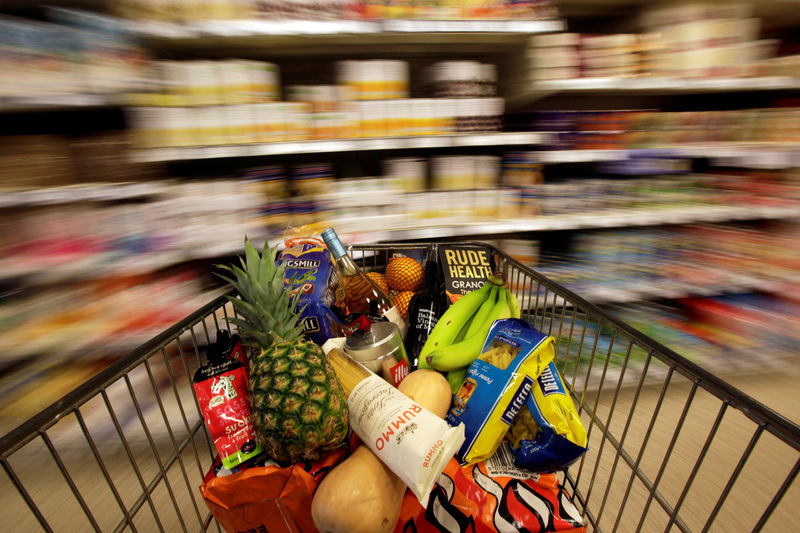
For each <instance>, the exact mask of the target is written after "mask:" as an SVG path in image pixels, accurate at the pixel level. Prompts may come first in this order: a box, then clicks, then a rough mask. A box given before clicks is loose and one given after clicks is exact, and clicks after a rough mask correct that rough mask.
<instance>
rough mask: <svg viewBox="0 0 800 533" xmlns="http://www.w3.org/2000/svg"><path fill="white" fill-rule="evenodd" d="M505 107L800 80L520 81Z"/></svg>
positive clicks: (776, 85) (760, 87)
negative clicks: (562, 97) (572, 97)
mask: <svg viewBox="0 0 800 533" xmlns="http://www.w3.org/2000/svg"><path fill="white" fill-rule="evenodd" d="M517 86H518V88H517V89H516V90H515V91H514V94H512V95H510V97H509V98H507V101H508V106H509V107H512V108H517V109H519V108H523V107H525V106H526V105H529V104H531V103H533V102H536V101H537V100H541V99H542V98H546V97H548V96H552V95H556V94H622V95H624V94H630V95H634V94H703V93H707V94H713V93H726V92H749V91H792V90H797V89H800V78H799V77H794V76H762V77H753V78H662V77H652V78H575V79H566V80H541V81H538V82H533V81H528V80H524V81H520V82H518V83H517Z"/></svg>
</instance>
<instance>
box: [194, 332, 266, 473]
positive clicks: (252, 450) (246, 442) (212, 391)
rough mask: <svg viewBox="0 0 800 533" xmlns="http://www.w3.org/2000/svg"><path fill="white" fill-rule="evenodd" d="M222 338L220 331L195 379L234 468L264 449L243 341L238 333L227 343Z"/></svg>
mask: <svg viewBox="0 0 800 533" xmlns="http://www.w3.org/2000/svg"><path fill="white" fill-rule="evenodd" d="M226 333H227V332H226ZM222 337H223V336H222V335H221V331H218V332H217V342H216V343H214V344H211V345H209V346H208V347H207V348H206V364H205V365H203V366H202V367H200V369H199V370H197V372H196V373H195V375H194V378H193V380H192V382H193V384H194V391H195V394H196V395H197V403H198V404H199V405H200V410H201V411H202V413H203V419H204V420H205V423H206V427H207V428H208V430H209V432H210V433H211V437H212V439H214V446H215V447H216V448H217V452H218V453H219V456H220V459H221V461H222V465H223V466H224V467H225V468H226V469H228V470H233V469H234V468H237V467H238V466H239V465H240V464H242V463H244V462H246V461H248V460H250V459H252V458H253V457H255V456H257V455H258V454H259V453H262V452H263V449H262V448H261V445H260V444H259V443H258V441H257V439H256V435H255V429H254V427H253V424H252V422H251V419H250V402H249V401H248V398H247V373H246V371H245V365H244V363H243V362H242V359H244V355H243V354H242V345H241V341H239V339H238V336H236V337H234V338H233V339H229V342H227V343H224V342H221V341H223V338H222ZM230 341H232V342H230Z"/></svg>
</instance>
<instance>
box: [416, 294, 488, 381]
mask: <svg viewBox="0 0 800 533" xmlns="http://www.w3.org/2000/svg"><path fill="white" fill-rule="evenodd" d="M493 285H494V283H491V282H490V281H487V282H486V283H484V284H483V286H482V287H481V288H480V289H478V290H476V291H472V292H470V293H467V294H465V295H464V296H462V297H461V298H459V299H458V300H456V302H455V303H454V304H453V305H451V306H450V307H449V308H448V309H447V311H445V312H444V314H443V315H442V316H441V318H439V321H438V322H436V325H435V326H433V330H432V331H431V334H430V335H429V336H428V340H426V341H425V345H424V346H423V347H422V351H420V354H419V368H430V366H428V363H427V361H426V359H425V357H426V356H427V355H428V354H429V353H431V352H432V351H434V350H436V349H437V348H439V347H441V346H448V345H450V344H452V343H453V342H454V341H455V339H456V337H457V336H458V334H459V332H460V331H461V330H462V328H464V327H465V325H466V324H467V323H468V322H469V320H470V319H471V318H472V315H474V314H475V312H476V311H477V310H478V309H479V308H480V306H481V304H482V303H483V302H484V300H486V297H487V296H488V295H489V293H490V291H491V289H492V286H493Z"/></svg>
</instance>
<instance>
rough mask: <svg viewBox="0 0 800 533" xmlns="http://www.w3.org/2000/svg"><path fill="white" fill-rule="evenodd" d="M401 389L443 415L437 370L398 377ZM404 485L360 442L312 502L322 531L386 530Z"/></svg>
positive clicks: (445, 388) (446, 389) (446, 398)
mask: <svg viewBox="0 0 800 533" xmlns="http://www.w3.org/2000/svg"><path fill="white" fill-rule="evenodd" d="M398 390H400V392H403V393H404V394H405V395H406V396H408V397H409V398H411V399H412V400H414V401H415V402H417V403H418V404H419V405H421V406H422V407H425V408H426V409H428V410H429V411H431V412H432V413H434V414H436V415H437V416H440V417H442V418H444V416H445V415H446V414H447V410H448V409H449V408H450V398H451V395H452V393H451V391H450V384H449V383H448V382H447V379H446V378H445V377H444V376H443V375H441V374H440V373H439V372H437V371H435V370H416V371H414V372H412V373H411V374H409V375H408V376H406V377H405V379H403V381H401V382H400V386H399V387H398ZM405 492H406V485H405V483H403V481H402V480H401V479H400V478H399V477H397V476H396V475H395V474H394V473H393V472H392V471H391V470H389V469H388V468H387V467H386V465H384V464H383V462H382V461H381V460H380V459H378V458H377V457H376V456H375V454H374V453H372V451H371V450H370V449H369V448H368V447H367V446H365V445H364V444H362V445H360V446H359V447H358V448H356V450H355V451H354V452H353V453H352V454H351V455H350V457H348V458H347V459H345V460H344V461H343V462H342V463H341V464H339V465H338V466H336V467H334V468H333V470H331V471H330V472H328V474H327V475H326V476H325V477H324V478H323V480H322V482H321V483H320V484H319V487H317V492H315V493H314V498H313V500H312V501H311V518H312V520H313V521H314V525H315V526H317V529H318V530H319V531H320V533H388V532H390V531H393V530H394V527H395V526H396V525H397V520H398V519H399V518H400V508H401V507H402V505H403V495H404V494H405Z"/></svg>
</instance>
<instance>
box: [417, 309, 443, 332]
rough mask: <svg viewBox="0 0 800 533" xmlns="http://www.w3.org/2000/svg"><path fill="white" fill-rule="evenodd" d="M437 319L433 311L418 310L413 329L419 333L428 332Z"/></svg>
mask: <svg viewBox="0 0 800 533" xmlns="http://www.w3.org/2000/svg"><path fill="white" fill-rule="evenodd" d="M438 321H439V319H438V317H437V316H436V313H435V312H434V311H433V309H420V310H418V311H417V323H416V324H415V327H416V328H417V329H418V330H419V331H427V332H430V331H431V330H432V329H433V326H435V325H436V322H438Z"/></svg>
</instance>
